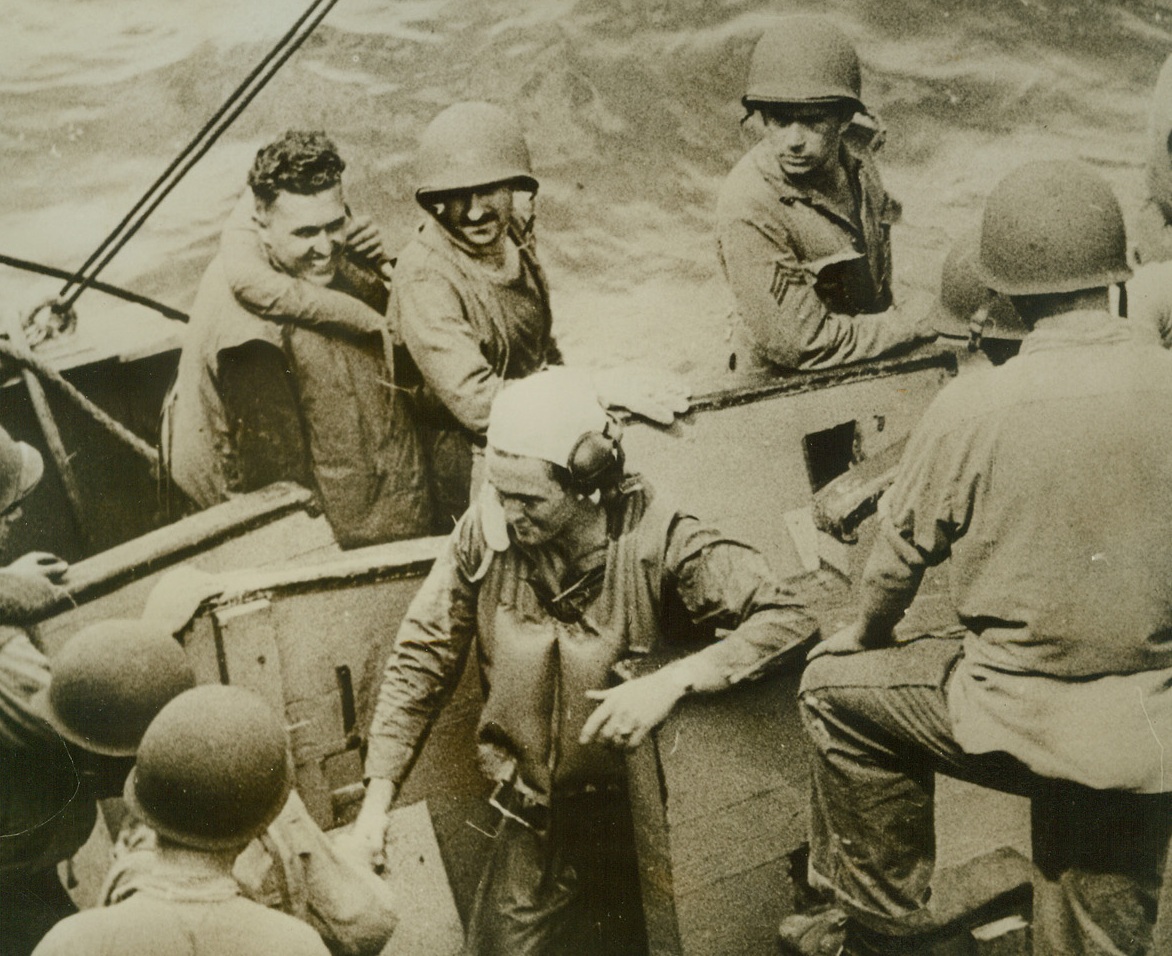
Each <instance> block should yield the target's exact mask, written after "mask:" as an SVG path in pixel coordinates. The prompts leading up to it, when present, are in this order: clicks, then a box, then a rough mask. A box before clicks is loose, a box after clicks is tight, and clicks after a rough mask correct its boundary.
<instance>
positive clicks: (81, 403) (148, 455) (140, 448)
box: [0, 338, 159, 473]
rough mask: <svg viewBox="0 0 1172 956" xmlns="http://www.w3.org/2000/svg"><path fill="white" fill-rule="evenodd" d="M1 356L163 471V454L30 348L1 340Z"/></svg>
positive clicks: (152, 466) (152, 465)
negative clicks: (160, 463) (51, 387)
mask: <svg viewBox="0 0 1172 956" xmlns="http://www.w3.org/2000/svg"><path fill="white" fill-rule="evenodd" d="M0 356H3V357H4V358H6V359H9V360H11V361H12V362H13V363H14V364H16V365H17V366H19V367H20V368H21V369H28V370H29V371H30V372H33V373H34V374H35V375H36V376H37V377H38V378H40V379H41V380H42V381H44V382H48V383H50V384H51V385H54V386H56V388H57V389H58V390H59V391H60V392H61V393H62V394H63V395H64V396H65V397H66V398H67V399H69V401H71V402H72V403H73V404H74V405H76V406H77V407H78V408H79V409H81V411H82V412H84V413H85V414H86V415H88V416H89V417H90V418H92V419H93V420H94V421H95V422H96V423H97V424H98V425H99V426H100V427H102V428H103V429H105V430H106V431H107V432H109V433H110V434H111V435H113V436H114V437H115V438H117V439H118V440H119V441H121V442H122V443H123V444H125V445H127V446H129V447H130V450H131V451H133V452H134V453H135V454H137V455H138V456H139V457H141V458H144V459H146V461H147V463H148V464H149V465H150V466H151V468H152V469H153V470H154V471H155V473H157V472H158V468H159V453H158V452H157V451H156V450H155V449H154V448H152V447H151V446H150V445H148V444H147V443H146V442H145V441H143V440H142V439H141V438H139V437H138V436H137V435H136V434H134V432H132V431H131V430H130V429H129V428H127V427H126V426H125V425H123V424H122V423H121V422H119V421H117V420H116V419H114V418H112V417H111V416H110V415H109V414H107V413H106V412H105V411H103V410H102V409H101V408H99V407H98V406H97V405H95V404H94V403H93V402H91V401H90V400H89V399H88V398H86V397H85V395H83V394H82V393H81V392H80V391H78V390H77V388H76V387H75V386H74V385H72V384H71V383H70V382H69V381H67V380H66V379H65V377H64V376H63V375H62V374H61V373H60V372H58V371H57V370H56V369H55V368H53V367H52V366H51V365H48V364H47V363H46V362H44V361H42V360H41V359H39V358H37V357H36V356H35V355H34V354H33V353H32V352H30V351H29V350H28V349H25V348H21V347H20V346H19V345H17V344H16V343H15V342H13V341H11V340H10V339H3V338H0Z"/></svg>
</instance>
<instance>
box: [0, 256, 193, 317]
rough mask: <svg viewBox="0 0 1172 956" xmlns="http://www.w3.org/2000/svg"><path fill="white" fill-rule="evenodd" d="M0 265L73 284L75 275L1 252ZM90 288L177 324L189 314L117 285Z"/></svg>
mask: <svg viewBox="0 0 1172 956" xmlns="http://www.w3.org/2000/svg"><path fill="white" fill-rule="evenodd" d="M0 265H5V266H11V267H12V268H13V269H21V270H23V271H24V272H32V273H35V274H36V275H40V276H48V277H49V278H51V279H65V280H67V281H70V282H72V281H73V279H74V275H73V273H72V272H68V271H66V270H65V269H58V268H56V267H55V266H47V265H45V264H44V263H43V262H33V261H32V260H31V259H21V258H20V257H18V256H9V255H5V254H4V253H2V252H0ZM89 287H90V288H91V289H97V290H98V291H99V292H105V293H106V294H107V295H112V296H114V297H115V298H118V299H124V300H125V301H127V302H133V303H134V304H135V305H142V306H146V308H148V309H154V310H155V311H156V312H158V313H159V315H162V316H165V317H166V318H168V319H175V321H177V322H186V321H187V313H186V312H181V311H180V310H179V309H176V308H172V307H171V306H169V305H166V304H165V303H163V302H160V301H158V299H152V298H150V297H149V296H145V295H139V294H138V293H137V292H131V291H130V290H128V289H122V288H119V287H118V286H116V285H110V284H109V283H107V282H101V281H99V280H98V279H91V280H90V284H89ZM48 304H49V306H50V308H51V307H52V306H54V305H57V301H56V300H55V299H54V300H53V301H52V302H50V303H48Z"/></svg>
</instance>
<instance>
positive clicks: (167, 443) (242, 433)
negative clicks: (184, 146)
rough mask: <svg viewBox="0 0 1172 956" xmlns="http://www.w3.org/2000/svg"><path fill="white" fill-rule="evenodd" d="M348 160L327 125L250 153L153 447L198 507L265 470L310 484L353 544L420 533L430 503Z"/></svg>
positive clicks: (374, 246)
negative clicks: (348, 198) (345, 187)
mask: <svg viewBox="0 0 1172 956" xmlns="http://www.w3.org/2000/svg"><path fill="white" fill-rule="evenodd" d="M344 168H345V163H344V162H343V161H342V159H341V157H339V156H338V153H337V150H336V149H335V147H334V144H333V143H332V142H331V141H330V140H329V139H328V138H327V137H326V136H325V135H324V134H322V133H301V132H294V131H290V132H288V133H286V134H284V135H283V136H282V137H280V138H279V139H277V140H276V141H275V142H273V143H270V144H269V145H268V146H266V147H264V148H263V149H262V150H260V152H259V153H258V154H257V157H256V162H255V163H254V164H253V167H252V171H251V172H250V173H249V177H248V182H249V186H250V187H251V191H252V197H251V201H248V200H245V201H243V202H242V204H241V207H239V208H238V209H237V211H236V213H234V215H233V219H232V220H231V221H230V222H229V227H228V229H227V230H226V231H225V234H224V240H223V247H222V248H221V251H220V254H219V255H218V256H216V258H215V259H214V260H213V261H212V263H211V265H210V266H209V267H208V271H207V273H206V274H205V275H204V278H203V281H202V282H201V283H200V287H199V292H198V293H197V295H196V300H195V305H194V306H193V308H192V311H191V324H190V326H189V327H188V331H187V338H186V340H185V342H184V345H183V353H182V355H181V357H180V360H179V372H178V376H177V379H176V382H175V385H174V386H173V388H172V392H171V394H170V395H169V397H168V401H167V407H166V409H165V423H164V429H163V451H164V457H165V460H166V462H167V465H168V468H169V471H170V474H171V476H172V478H173V479H174V481H175V482H176V484H177V485H178V486H179V487H180V488H181V489H182V490H183V491H184V492H185V493H186V494H187V495H188V496H189V497H190V498H191V499H192V500H193V501H194V502H195V503H196V504H197V505H199V506H201V507H207V506H209V505H212V504H215V503H216V502H219V501H223V500H224V499H225V498H226V497H228V496H229V495H231V494H234V493H238V492H243V491H249V490H254V489H256V488H259V487H262V486H264V485H266V484H268V483H270V482H272V481H279V480H291V481H297V482H300V483H301V484H305V485H307V486H308V487H310V488H314V489H316V491H317V493H318V495H319V498H320V499H321V504H322V508H323V510H324V511H325V515H326V518H327V519H329V522H330V525H331V527H332V528H333V529H334V534H335V535H336V536H337V538H338V542H339V543H340V544H341V545H342V546H343V547H356V546H361V545H366V544H373V543H376V542H380V541H389V540H392V539H396V538H410V537H418V536H420V535H424V534H427V533H429V529H430V515H429V502H428V498H427V496H426V494H424V493H422V492H421V487H422V484H421V483H422V481H423V478H422V469H421V467H420V464H419V460H418V458H419V443H418V440H417V438H416V431H415V427H414V421H413V418H412V417H411V415H410V413H409V411H408V410H407V409H405V408H404V407H403V404H402V402H403V399H402V398H401V396H400V395H399V393H398V392H396V390H395V389H394V388H393V385H392V382H391V371H390V367H389V364H388V362H387V353H386V348H385V346H386V339H385V336H384V334H383V329H384V325H383V318H382V313H383V309H384V308H385V305H386V297H387V290H386V286H385V285H384V283H383V279H382V277H381V275H380V274H379V273H378V272H376V271H375V269H374V268H371V266H372V265H373V263H374V262H377V261H378V259H379V258H380V254H381V244H380V243H379V242H378V239H377V234H376V233H373V231H372V230H370V229H369V227H367V228H365V229H363V228H359V229H354V228H353V227H354V225H355V224H354V222H352V220H351V218H350V212H349V209H348V208H347V206H346V203H345V199H344V197H343V194H342V171H343V169H344ZM348 243H349V245H348ZM372 260H373V261H372Z"/></svg>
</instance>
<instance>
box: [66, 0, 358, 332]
mask: <svg viewBox="0 0 1172 956" xmlns="http://www.w3.org/2000/svg"><path fill="white" fill-rule="evenodd" d="M337 2H338V0H313V2H311V3H310V5H309V7H308V8H307V9H306V10H305V12H304V13H302V14H301V16H300V17H298V19H297V20H296V22H295V23H294V24H293V25H292V26H291V27H290V28H289V29H288V30H287V31H286V32H285V34H284V36H282V37H281V39H280V40H279V41H277V44H276V46H274V47H273V48H272V49H271V50H270V51H269V52H268V53H267V54H265V56H264V58H263V59H262V60H261V61H260V63H258V64H257V65H256V66H255V67H254V68H253V70H252V72H250V73H249V74H248V76H247V77H245V79H244V80H243V81H242V82H241V83H240V84H239V85H238V86H237V87H236V89H234V90H233V91H232V93H231V95H230V96H229V97H228V99H227V100H225V101H224V103H223V104H222V105H221V106H220V108H219V109H218V110H216V112H215V113H214V114H213V115H212V117H211V118H210V119H209V120H208V121H207V122H206V123H205V124H204V125H203V127H202V128H201V129H200V130H199V132H198V133H197V134H196V135H195V137H194V138H193V139H192V140H191V142H189V143H188V144H187V145H186V146H185V147H184V148H183V149H182V150H181V151H180V152H179V155H178V156H176V157H175V159H174V160H172V162H171V164H170V165H169V166H168V167H167V168H166V170H164V171H163V173H162V175H160V176H159V178H158V179H156V180H155V181H154V182H153V183H152V184H151V186H150V188H149V189H148V190H147V191H146V192H145V193H144V194H143V195H142V197H141V198H140V199H139V200H138V202H136V203H135V204H134V206H133V207H132V208H131V210H130V211H129V212H128V213H127V214H126V216H125V217H124V218H123V219H122V221H121V222H120V223H119V224H118V225H117V227H115V229H114V230H113V231H112V232H111V233H110V234H109V235H108V236H106V238H105V239H104V240H102V243H101V245H99V246H98V248H97V249H95V250H94V252H93V253H92V254H91V255H90V257H89V258H88V259H87V260H86V261H85V263H84V264H83V265H82V266H81V268H80V269H78V270H77V272H76V274H74V275H73V277H72V278H71V279H70V280H69V281H68V282H66V283H65V285H64V286H63V287H62V289H61V293H60V295H59V296H58V300H57V302H56V303H54V306H53V308H54V310H55V311H61V312H67V311H68V310H69V309H71V308H72V307H73V304H74V303H75V302H76V301H77V300H78V298H79V297H80V296H81V294H82V293H83V292H85V290H86V289H87V288H89V287H90V286H91V285H92V284H93V282H94V280H95V279H96V278H97V276H98V274H99V273H100V272H101V271H102V270H103V269H104V268H105V267H106V266H107V265H108V264H109V262H110V260H112V259H113V258H114V256H116V255H117V254H118V252H119V250H120V249H121V248H122V247H123V246H124V245H126V243H127V242H128V241H129V240H130V239H131V237H132V236H134V234H135V233H136V232H138V230H139V229H140V228H141V227H142V225H143V223H145V222H146V220H147V218H148V217H149V216H150V215H151V213H153V212H154V211H155V209H157V208H158V206H159V204H160V203H161V202H162V201H163V200H164V199H165V198H166V197H167V195H168V194H169V193H170V192H171V190H172V189H174V188H175V187H176V186H177V185H178V184H179V183H180V182H181V181H182V179H183V177H184V176H186V175H187V173H188V172H190V171H191V169H192V167H193V166H195V164H196V163H197V162H199V160H200V159H201V158H203V156H204V154H205V153H207V151H208V150H209V149H211V147H212V145H213V144H214V143H215V142H216V140H217V139H219V138H220V136H221V135H222V134H223V133H224V131H225V130H227V129H228V127H229V126H231V125H232V123H233V122H235V120H236V118H237V117H238V116H239V115H240V114H241V113H242V112H243V111H244V109H245V108H246V107H247V106H248V104H249V103H251V102H252V100H253V99H254V98H255V97H256V95H257V94H258V93H260V91H261V90H263V89H264V88H265V86H266V85H267V84H268V82H269V80H271V79H272V78H273V77H274V76H275V75H276V74H277V71H278V70H280V69H281V67H282V66H284V64H285V62H286V61H287V60H288V59H289V57H291V56H292V55H293V54H294V53H295V52H296V51H297V50H298V49H299V48H300V46H301V44H302V43H304V42H305V41H306V40H307V39H308V38H309V36H310V34H311V33H313V31H314V30H315V29H316V28H317V26H318V25H319V24H320V23H321V22H322V20H323V19H325V17H326V15H327V14H328V13H329V12H330V10H332V9H333V7H334V5H335V4H336V3H337Z"/></svg>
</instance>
